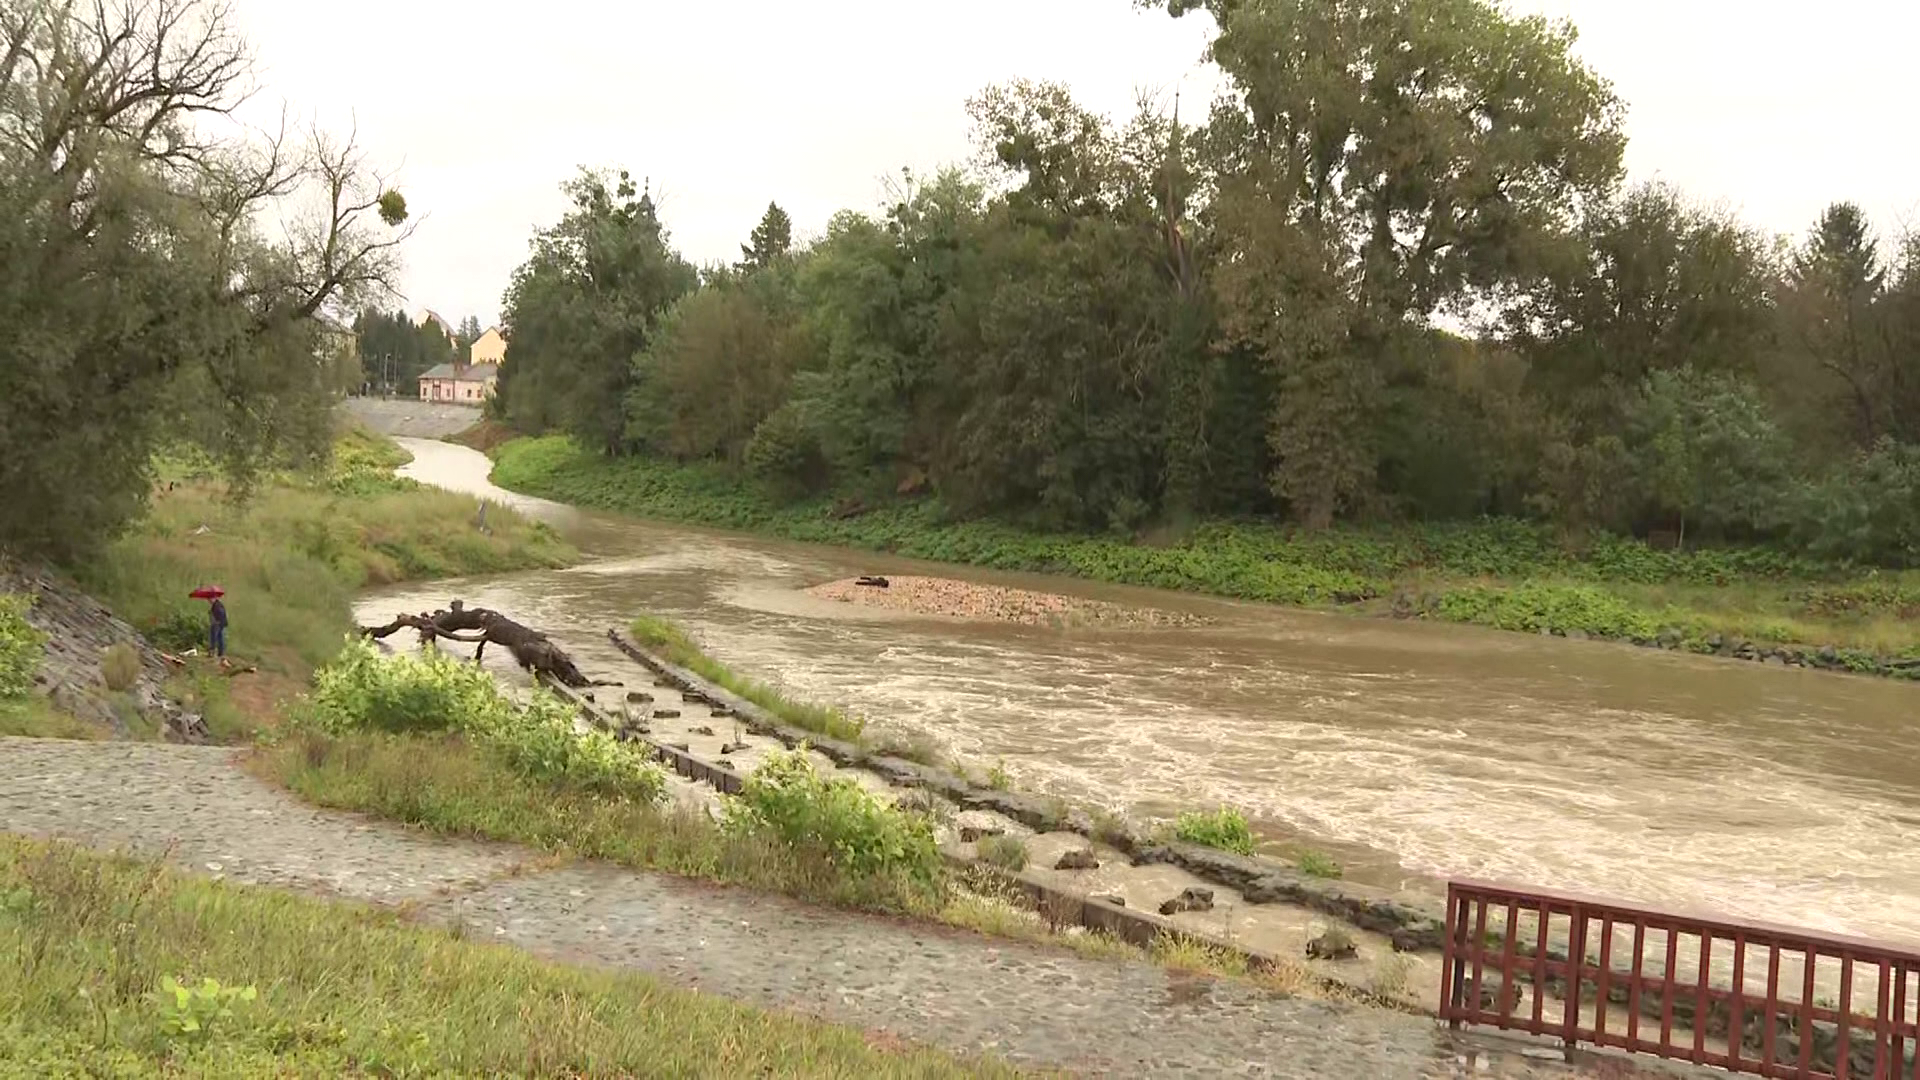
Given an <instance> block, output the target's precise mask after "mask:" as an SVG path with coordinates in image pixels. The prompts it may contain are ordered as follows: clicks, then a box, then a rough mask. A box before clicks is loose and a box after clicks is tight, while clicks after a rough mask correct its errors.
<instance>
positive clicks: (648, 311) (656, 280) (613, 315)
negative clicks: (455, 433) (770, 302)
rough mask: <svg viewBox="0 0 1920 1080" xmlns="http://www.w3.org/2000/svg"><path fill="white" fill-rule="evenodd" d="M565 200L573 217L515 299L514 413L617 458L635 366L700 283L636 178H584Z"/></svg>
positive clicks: (544, 248)
mask: <svg viewBox="0 0 1920 1080" xmlns="http://www.w3.org/2000/svg"><path fill="white" fill-rule="evenodd" d="M565 191H566V192H567V194H568V196H569V197H570V198H571V199H572V201H573V208H572V209H571V210H569V211H568V212H567V214H566V216H565V217H563V218H561V220H560V222H559V224H557V225H555V226H553V227H552V228H549V229H544V230H542V231H541V232H540V233H539V234H538V235H537V236H536V237H535V239H534V253H533V257H532V258H531V259H529V260H528V261H527V262H526V263H525V264H524V265H522V266H521V267H520V269H519V270H517V271H516V272H515V274H514V278H513V283H512V284H511V285H510V286H509V288H508V290H507V297H506V303H505V305H504V306H505V309H506V313H507V314H506V321H507V323H508V325H510V326H512V327H513V338H512V342H511V344H510V345H509V346H508V363H507V368H508V369H513V368H518V369H519V370H518V371H516V372H515V373H514V378H513V381H512V382H511V383H509V384H508V385H507V389H506V390H505V391H504V393H505V394H506V395H507V397H508V408H509V409H510V410H511V409H519V410H521V411H522V413H523V415H528V416H533V415H539V416H551V417H553V418H555V419H556V420H557V421H558V422H559V423H561V424H563V425H564V426H565V427H566V428H567V429H568V430H569V431H571V432H572V433H573V434H574V435H576V436H577V437H578V438H579V439H580V440H581V441H582V442H583V443H585V444H587V445H589V446H593V447H596V448H598V449H600V450H602V451H604V452H606V453H619V452H621V451H623V450H625V449H626V448H627V446H628V439H627V421H626V416H625V415H624V413H623V411H622V410H623V408H624V403H625V401H626V398H627V395H628V391H630V390H631V389H632V387H633V380H634V370H633V360H634V357H635V356H637V355H639V354H640V353H641V351H642V350H644V349H645V348H646V347H647V344H648V342H649V341H650V340H651V338H652V336H653V333H654V330H655V327H656V325H657V323H658V321H659V319H660V317H661V315H662V314H663V313H664V312H665V311H666V310H667V308H668V307H669V306H670V305H671V304H672V303H673V302H674V301H675V300H678V299H679V298H680V297H682V296H684V295H686V294H687V293H689V292H692V291H693V290H694V288H695V287H696V286H697V285H698V284H699V276H698V274H697V273H696V272H695V271H694V268H693V266H692V265H691V264H690V263H688V262H687V261H686V260H685V259H683V258H681V257H680V255H679V254H678V253H676V252H674V251H673V249H672V248H671V247H670V246H669V245H668V243H667V232H666V229H665V227H664V226H662V225H661V223H660V218H659V215H658V214H657V213H656V211H655V208H654V204H653V199H652V198H651V197H650V196H649V195H647V194H646V193H644V192H642V191H640V189H639V187H638V186H637V185H636V184H635V183H634V182H633V178H632V176H630V175H629V174H628V173H626V172H624V171H622V172H620V173H618V174H616V175H612V176H609V175H607V174H605V173H599V172H594V171H592V170H587V169H583V170H581V173H580V175H579V176H578V177H576V178H575V179H574V180H572V181H571V182H569V183H568V184H567V185H566V187H565Z"/></svg>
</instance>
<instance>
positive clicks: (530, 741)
mask: <svg viewBox="0 0 1920 1080" xmlns="http://www.w3.org/2000/svg"><path fill="white" fill-rule="evenodd" d="M504 715H505V719H504V720H500V721H498V722H496V723H495V724H494V726H493V727H491V728H490V729H488V730H486V731H485V732H473V733H472V734H475V735H478V736H480V737H481V741H482V742H483V743H484V744H485V746H486V748H487V749H488V750H489V751H490V752H491V753H493V754H494V755H495V756H497V757H498V758H499V759H500V760H501V761H502V762H503V763H505V764H506V765H507V767H509V768H511V769H514V770H516V771H517V772H519V773H520V774H521V775H523V776H527V777H531V778H533V779H536V780H545V781H548V782H550V783H553V784H557V785H560V786H563V787H567V788H572V789H574V790H577V791H586V792H591V793H593V794H596V795H606V796H611V797H615V798H622V799H630V800H632V801H634V802H641V803H656V802H659V801H660V800H661V799H663V798H664V797H665V796H666V791H667V788H666V776H665V774H663V773H662V772H661V770H660V766H659V765H657V764H655V763H654V762H653V761H652V760H651V759H650V758H649V757H647V756H646V755H645V753H644V752H643V751H640V750H638V749H635V748H633V747H630V746H627V745H626V744H624V743H622V742H620V741H619V740H617V739H615V738H614V737H613V736H611V735H608V734H607V733H606V732H604V731H599V730H597V729H596V730H589V731H584V732H582V731H580V730H578V728H577V727H576V725H575V724H574V719H575V716H576V710H575V708H574V706H573V705H572V704H571V703H569V702H567V701H566V700H564V699H562V698H560V697H559V696H557V695H555V694H552V693H550V692H548V691H547V690H545V689H544V688H540V689H536V690H534V692H533V697H532V699H531V700H529V701H528V703H527V706H526V708H524V709H521V710H520V711H519V712H518V713H517V714H516V713H512V712H510V711H509V712H507V713H505V714H504Z"/></svg>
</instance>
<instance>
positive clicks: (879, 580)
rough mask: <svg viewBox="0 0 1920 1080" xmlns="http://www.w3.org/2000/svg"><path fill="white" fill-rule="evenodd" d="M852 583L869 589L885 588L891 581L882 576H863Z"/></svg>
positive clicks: (889, 585)
mask: <svg viewBox="0 0 1920 1080" xmlns="http://www.w3.org/2000/svg"><path fill="white" fill-rule="evenodd" d="M854 584H855V585H864V586H866V587H867V588H869V589H885V588H889V587H891V586H892V584H893V583H892V582H890V581H888V580H887V579H886V578H883V577H863V578H860V579H858V580H856V581H855V582H854Z"/></svg>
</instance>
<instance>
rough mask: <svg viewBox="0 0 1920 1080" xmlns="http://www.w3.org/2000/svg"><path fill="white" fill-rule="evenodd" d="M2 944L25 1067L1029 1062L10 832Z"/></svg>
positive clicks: (0, 915) (363, 1070) (3, 1029)
mask: <svg viewBox="0 0 1920 1080" xmlns="http://www.w3.org/2000/svg"><path fill="white" fill-rule="evenodd" d="M0 955H6V956H11V957H16V958H18V959H19V961H20V962H19V963H13V964H0V1061H7V1062H11V1063H13V1064H14V1066H16V1067H18V1068H21V1069H22V1070H24V1071H23V1073H22V1075H29V1074H30V1075H37V1076H66V1075H79V1074H83V1073H84V1074H87V1075H114V1076H146V1075H156V1076H157V1075H196V1076H266V1075H273V1076H296V1075H297V1076H423V1075H472V1076H478V1075H489V1076H501V1075H513V1076H557V1075H582V1076H584V1075H608V1074H619V1075H647V1076H657V1075H672V1076H713V1077H734V1076H881V1077H910V1076H911V1077H949V1076H950V1077H960V1076H1012V1075H1015V1073H1014V1072H1013V1070H1011V1069H1006V1068H1002V1067H999V1066H995V1065H993V1064H991V1063H980V1062H962V1061H959V1060H956V1059H954V1058H952V1057H949V1056H947V1055H945V1054H941V1053H936V1052H933V1051H926V1050H919V1051H905V1052H888V1051H886V1050H882V1049H878V1048H876V1047H875V1046H873V1045H871V1044H870V1043H869V1042H868V1041H867V1040H866V1038H864V1037H863V1036H862V1035H861V1034H860V1033H859V1032H856V1031H853V1030H850V1029H847V1028H843V1027H837V1026H834V1025H830V1024H825V1023H822V1022H819V1021H814V1020H808V1019H804V1018H801V1017H797V1016H790V1015H785V1014H779V1013H771V1012H766V1011H762V1010H759V1009H754V1008H750V1007H747V1006H742V1005H736V1004H732V1003H729V1002H727V1001H725V1000H723V999H719V998H715V997H712V996H709V995H705V994H698V993H693V992H688V991H682V990H677V989H673V988H670V987H668V986H666V985H664V984H662V983H660V982H658V981H656V980H654V979H650V978H646V977H643V976H637V975H630V974H616V973H612V972H606V971H598V970H588V969H584V968H575V967H568V966H563V965H560V964H554V963H548V962H544V961H541V960H537V959H535V958H534V957H532V956H530V955H528V954H526V953H524V952H521V951H519V950H516V949H512V948H505V947H498V946H492V945H481V944H477V943H472V942H468V941H465V940H462V938H461V937H460V936H459V935H458V934H456V933H454V932H452V931H449V930H442V929H430V928H426V927H420V926H413V925H409V924H407V923H406V922H404V921H403V920H402V919H401V918H400V917H399V916H397V915H395V914H393V913H391V912H383V911H378V910H375V909H372V908H365V907H359V906H352V905H345V904H335V903H327V902H322V901H319V900H314V899H308V898H305V897H299V896H295V895H292V894H289V893H285V892H280V891H276V890H266V889H253V888H243V887H234V886H229V885H224V884H220V883H216V882H211V881H207V880H205V879H201V878H195V877H188V876H184V875H179V874H176V873H173V872H171V871H168V870H165V869H163V868H161V867H160V866H158V865H155V864H151V863H147V862H143V861H133V860H127V859H121V858H115V857H109V856H103V855H98V854H94V853H90V852H85V851H81V850H78V849H75V848H71V847H68V846H64V845H45V844H40V843H36V842H32V841H26V840H22V839H18V838H13V837H6V836H0ZM169 979H171V980H175V981H176V982H177V983H179V984H181V985H184V986H185V987H187V988H189V991H188V993H187V995H186V997H185V999H184V1001H183V1000H182V999H181V998H180V997H179V996H178V995H176V994H175V993H174V992H173V991H172V990H171V989H170V988H169V987H168V984H167V980H169ZM207 979H211V980H213V983H212V984H211V985H208V984H205V983H204V982H203V980H207Z"/></svg>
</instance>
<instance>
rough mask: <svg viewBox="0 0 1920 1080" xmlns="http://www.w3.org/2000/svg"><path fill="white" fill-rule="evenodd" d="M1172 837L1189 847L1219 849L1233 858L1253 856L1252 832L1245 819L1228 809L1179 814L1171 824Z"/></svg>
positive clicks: (1230, 808) (1236, 811) (1243, 816)
mask: <svg viewBox="0 0 1920 1080" xmlns="http://www.w3.org/2000/svg"><path fill="white" fill-rule="evenodd" d="M1173 834H1174V835H1175V836H1177V837H1179V838H1180V839H1182V840H1185V841H1186V842H1187V843H1189V844H1201V845H1204V846H1206V847H1210V848H1219V849H1220V850H1221V851H1231V852H1233V853H1234V854H1236V855H1251V854H1253V830H1252V829H1251V828H1250V827H1248V825H1247V819H1246V816H1245V815H1244V814H1242V813H1240V811H1238V810H1235V809H1233V808H1232V807H1227V806H1223V807H1221V808H1220V809H1218V810H1216V811H1214V812H1213V813H1211V814H1209V813H1204V812H1202V811H1198V810H1193V811H1189V812H1187V813H1184V814H1181V815H1180V819H1179V820H1178V821H1177V822H1175V823H1174V827H1173Z"/></svg>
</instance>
